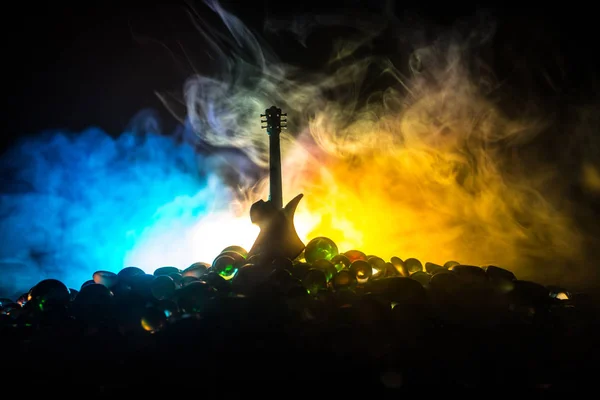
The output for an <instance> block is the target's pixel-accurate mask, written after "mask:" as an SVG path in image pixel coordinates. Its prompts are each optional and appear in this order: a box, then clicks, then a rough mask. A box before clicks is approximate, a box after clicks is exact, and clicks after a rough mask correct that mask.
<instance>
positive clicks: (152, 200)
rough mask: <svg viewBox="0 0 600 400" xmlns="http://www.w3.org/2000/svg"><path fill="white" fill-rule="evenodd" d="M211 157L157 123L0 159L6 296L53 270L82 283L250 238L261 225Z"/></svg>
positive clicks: (67, 139) (94, 132)
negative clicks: (240, 211)
mask: <svg viewBox="0 0 600 400" xmlns="http://www.w3.org/2000/svg"><path fill="white" fill-rule="evenodd" d="M209 161H210V160H209V158H202V157H200V156H199V155H198V154H197V153H196V152H195V151H194V150H193V148H192V147H191V146H190V145H187V144H181V143H178V142H177V141H176V140H174V139H173V138H172V137H169V136H164V135H159V134H155V133H142V134H140V133H133V132H128V133H124V134H122V135H120V136H119V137H118V138H116V139H115V138H112V137H111V136H109V135H108V134H107V133H105V132H103V131H102V130H99V129H94V128H90V129H87V130H85V131H84V132H81V133H73V134H69V133H65V132H45V133H44V134H42V135H37V136H34V137H30V138H28V139H27V140H24V141H22V142H20V143H19V144H18V145H16V146H14V147H13V148H11V149H10V150H9V151H8V152H7V153H6V154H5V155H4V156H3V157H2V159H1V160H0V168H1V171H2V176H3V177H11V180H10V182H3V185H2V189H0V190H1V193H0V296H1V295H10V296H15V295H17V294H20V293H22V292H24V291H27V290H28V289H29V288H30V287H31V286H32V285H34V284H35V283H37V282H38V281H39V280H41V279H45V278H56V279H60V280H62V281H63V282H65V284H67V286H69V287H73V288H75V289H79V287H80V285H81V283H83V282H84V281H85V280H88V279H91V277H92V274H93V272H94V271H97V270H109V271H115V272H116V271H118V270H120V269H121V268H123V267H125V266H128V265H135V266H138V267H140V268H142V269H144V270H145V271H146V272H148V273H152V272H153V271H154V269H156V268H158V267H161V266H166V265H172V266H175V267H178V268H186V267H187V266H189V265H190V264H192V263H193V262H196V261H207V262H211V261H212V258H213V257H214V256H216V253H218V252H219V251H220V250H221V249H222V248H224V247H226V246H228V245H233V244H237V245H242V246H248V245H249V244H251V243H252V241H253V240H254V238H255V237H256V236H255V235H254V233H255V232H256V229H257V228H256V227H254V226H253V225H251V223H250V220H249V218H248V217H246V216H244V215H234V214H233V213H232V212H231V211H229V206H230V204H231V201H232V200H233V197H232V194H231V193H232V191H231V190H230V189H229V188H228V187H227V186H226V185H224V184H223V183H222V182H221V180H220V179H219V178H218V177H217V176H216V175H215V174H214V173H212V172H211V168H214V160H213V161H211V162H212V164H208V165H209V166H208V167H207V163H208V162H209ZM211 166H212V167H211ZM199 171H205V172H203V173H200V172H199ZM3 179H4V178H3ZM232 230H234V231H236V232H237V236H236V235H235V234H232V233H231V231H232ZM235 241H237V242H238V243H236V242H235ZM239 242H243V243H239ZM215 252H216V253H215Z"/></svg>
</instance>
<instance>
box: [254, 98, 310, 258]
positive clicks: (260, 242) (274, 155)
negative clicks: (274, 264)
mask: <svg viewBox="0 0 600 400" xmlns="http://www.w3.org/2000/svg"><path fill="white" fill-rule="evenodd" d="M261 117H264V118H265V119H264V120H262V119H261V122H262V123H263V124H265V125H263V126H261V128H263V129H266V130H267V134H268V135H269V199H268V200H267V201H263V200H259V201H257V202H256V203H254V204H252V207H251V208H250V220H251V221H252V223H253V224H256V225H258V226H259V227H260V233H259V234H258V237H257V238H256V241H255V242H254V244H253V245H252V248H251V249H250V251H249V252H248V256H249V257H250V256H253V255H258V256H260V258H263V259H264V260H265V261H269V260H272V259H274V258H276V257H285V258H289V259H291V260H293V259H295V258H296V257H298V256H299V255H300V253H302V251H303V250H304V247H305V245H304V243H302V240H300V238H299V237H298V233H296V227H295V226H294V214H295V213H296V208H297V207H298V203H299V202H300V200H301V199H302V196H303V195H302V194H299V195H297V196H296V197H294V198H293V199H292V200H291V201H290V202H289V203H288V204H287V205H286V206H285V207H283V187H282V178H281V149H280V134H281V130H282V129H285V128H286V127H287V118H286V117H287V114H283V113H282V112H281V109H280V108H277V107H275V106H272V107H271V108H268V109H266V110H265V113H264V114H261Z"/></svg>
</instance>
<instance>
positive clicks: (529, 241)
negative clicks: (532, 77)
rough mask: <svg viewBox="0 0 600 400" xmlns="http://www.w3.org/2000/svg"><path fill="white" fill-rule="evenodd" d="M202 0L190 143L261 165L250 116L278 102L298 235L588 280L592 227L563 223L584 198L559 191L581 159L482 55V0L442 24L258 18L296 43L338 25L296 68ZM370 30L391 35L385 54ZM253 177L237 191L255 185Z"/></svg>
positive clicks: (190, 91) (535, 275) (262, 193)
mask: <svg viewBox="0 0 600 400" xmlns="http://www.w3.org/2000/svg"><path fill="white" fill-rule="evenodd" d="M207 4H208V5H209V7H210V8H212V9H213V11H215V12H216V13H217V14H218V15H219V16H220V18H221V20H222V22H223V25H224V27H225V29H224V30H226V31H228V32H229V35H228V36H227V35H219V37H218V39H217V38H216V37H215V36H214V35H213V32H214V31H215V30H214V28H208V27H207V25H205V24H199V31H200V32H201V34H202V35H203V36H204V37H206V38H208V39H209V42H210V43H212V44H213V46H212V47H211V51H212V53H210V54H211V58H213V59H215V60H219V62H220V65H222V66H223V68H221V69H220V71H221V72H220V74H219V75H218V77H217V78H216V79H215V78H214V77H207V76H203V75H195V76H193V77H191V78H190V79H189V80H188V81H187V82H186V85H185V96H184V97H185V100H186V103H187V117H188V118H189V121H190V122H191V125H192V127H193V128H194V130H195V132H196V133H197V134H198V136H199V137H200V138H201V139H202V140H205V141H207V142H209V143H211V144H213V145H215V146H234V147H237V148H240V149H242V150H243V151H245V152H246V154H247V155H248V157H249V158H250V159H252V160H253V161H254V162H255V163H257V164H258V165H261V166H264V165H266V163H267V160H268V158H267V157H268V148H267V143H268V142H267V141H266V140H265V133H264V132H263V131H261V130H260V125H259V124H258V121H257V116H258V115H259V114H260V113H261V112H262V111H263V110H264V109H265V108H267V107H269V106H270V105H272V104H276V105H277V106H279V107H281V108H282V109H284V111H285V112H287V113H288V115H289V116H290V117H289V118H288V120H289V121H290V122H289V123H288V125H289V127H290V129H289V130H288V131H287V132H284V133H283V134H282V143H283V144H282V146H283V148H282V153H283V164H284V197H285V198H287V199H291V198H292V197H293V196H294V195H295V194H297V193H304V194H305V198H304V199H305V200H304V199H303V203H301V205H300V207H299V209H298V213H297V215H296V223H297V224H302V226H303V228H304V229H307V230H308V234H307V237H308V238H310V237H313V236H315V235H323V236H329V237H331V238H332V239H333V240H334V241H336V242H337V243H338V246H339V247H340V248H341V249H342V250H349V249H351V248H359V249H362V250H363V251H365V252H367V253H370V254H377V255H380V256H382V257H391V256H393V255H396V256H400V257H401V258H408V257H416V258H419V259H421V260H422V261H432V262H435V263H440V264H441V263H444V262H445V261H448V260H458V261H460V262H462V263H465V264H474V265H487V264H495V265H500V266H503V267H505V268H508V269H511V270H513V271H514V272H515V273H516V274H517V276H519V277H520V278H522V279H534V280H537V281H540V282H542V283H551V282H552V283H556V282H561V283H564V284H567V283H569V284H577V283H582V282H584V281H586V280H590V279H592V278H594V279H595V277H596V271H595V269H594V268H590V267H589V261H588V260H589V257H590V254H589V252H590V248H591V247H590V246H589V243H590V238H591V237H590V234H591V233H594V234H597V232H590V231H586V230H585V229H584V228H583V226H582V225H581V224H580V223H579V219H580V218H581V217H583V219H585V218H590V216H591V215H592V210H591V208H590V204H589V202H588V203H586V202H583V203H582V202H579V203H577V202H575V201H573V200H572V198H571V196H569V195H570V190H572V188H573V185H574V181H582V182H584V183H583V185H585V187H587V188H588V189H589V190H590V191H594V190H596V191H597V187H598V181H599V179H598V172H597V169H596V168H595V167H593V166H591V165H588V164H579V165H576V170H577V171H580V172H577V173H578V174H579V173H581V176H574V174H572V173H570V172H568V171H569V170H570V168H569V167H572V166H573V165H572V164H573V160H572V159H570V158H568V157H567V160H565V157H561V156H558V154H557V151H560V149H565V146H567V147H571V148H572V147H576V148H577V149H579V150H580V149H581V148H582V147H585V146H586V145H585V141H577V140H575V139H573V136H572V133H573V132H572V129H573V127H570V126H569V127H568V128H567V129H568V130H569V132H564V131H563V132H558V133H559V134H560V135H562V137H565V138H567V139H564V140H562V141H560V142H559V141H558V140H556V139H555V138H556V137H559V136H558V135H557V125H559V124H560V123H562V124H564V123H565V121H561V120H560V118H559V117H558V116H557V115H553V114H552V112H550V111H549V110H548V108H547V107H546V104H544V102H543V101H542V99H537V100H539V102H536V98H535V97H534V96H531V95H518V94H516V92H515V91H514V90H513V89H514V88H511V87H510V86H507V85H506V84H505V82H502V81H501V80H500V79H499V78H497V76H496V74H495V73H494V68H493V65H492V64H490V63H489V62H486V59H485V57H484V56H483V55H484V54H486V52H488V53H489V51H490V46H491V44H492V42H493V40H494V37H495V34H496V27H497V24H496V21H495V20H494V18H492V16H491V15H490V14H489V13H485V12H481V13H478V14H476V15H475V16H474V17H471V18H466V19H464V20H460V21H457V22H456V23H455V24H454V25H453V26H452V27H450V28H444V29H441V28H439V27H435V26H433V27H431V26H429V25H428V24H427V23H426V22H423V21H420V20H419V19H418V18H412V19H409V20H407V21H399V20H398V19H396V18H395V17H394V16H391V15H389V14H368V13H365V12H363V13H360V14H356V15H344V16H299V17H298V16H297V17H294V18H291V19H274V18H273V19H271V20H268V21H267V23H266V31H267V32H270V33H273V32H275V33H280V32H281V31H285V32H291V33H292V34H293V36H295V37H296V38H297V39H298V40H299V41H300V42H301V44H302V46H304V47H306V48H307V49H308V50H307V53H306V54H311V53H310V50H311V49H310V48H309V47H310V46H309V45H308V43H309V42H310V39H311V35H315V34H317V35H318V33H319V29H321V28H323V27H326V26H329V27H331V26H334V25H335V26H338V27H339V26H341V27H343V28H349V27H351V28H353V29H352V30H351V33H350V34H346V35H345V36H343V37H341V38H336V39H335V40H333V41H332V46H331V52H330V56H329V58H328V59H327V60H326V61H325V62H323V65H322V67H321V68H320V69H318V70H311V69H302V68H300V67H299V66H298V65H291V64H289V63H285V62H284V61H282V60H281V59H280V58H278V57H277V55H276V54H275V53H274V52H273V51H272V50H271V49H269V48H268V47H267V46H266V45H264V43H262V42H261V39H260V37H259V35H257V34H255V33H254V32H252V31H251V30H250V29H249V28H248V27H247V26H245V25H244V24H243V23H242V22H241V21H240V20H239V19H238V18H237V17H235V16H234V15H232V14H230V13H228V12H227V11H226V10H224V9H223V8H222V7H221V6H220V4H219V3H217V2H216V1H209V2H207ZM194 19H195V17H194ZM325 37H327V36H326V35H325V34H324V35H322V36H320V37H317V39H315V42H316V41H318V40H320V39H323V38H325ZM382 38H385V40H387V42H386V43H388V44H389V43H392V45H391V46H390V45H388V47H387V48H386V51H385V52H381V51H377V41H380V42H381V41H382ZM385 40H384V42H385ZM313 43H314V42H313ZM225 49H226V50H225ZM316 56H317V55H316V53H315V57H316ZM313 61H314V60H313ZM541 75H543V76H544V77H545V79H546V80H547V81H548V82H550V85H551V86H552V87H553V89H554V90H556V86H555V83H554V82H552V77H551V76H549V75H548V73H547V72H543V74H541ZM523 93H527V90H525V91H523ZM594 109H596V110H597V108H596V107H595V108H594ZM561 128H565V125H562V126H561ZM588 133H589V132H586V133H585V134H584V135H585V137H586V139H587V140H593V141H594V142H596V141H597V140H594V139H590V138H591V136H590V135H589V134H588ZM552 138H554V139H552ZM552 141H554V143H553V147H552V146H548V142H552ZM553 152H554V153H553ZM586 159H589V157H588V158H586ZM563 161H566V163H564V162H563ZM565 168H569V169H567V170H566V169H565ZM263 183H264V182H263ZM258 187H259V188H262V189H261V190H256V189H255V190H250V191H249V192H250V194H251V196H250V197H251V198H264V197H266V195H267V192H266V185H264V184H263V185H259V186H258ZM588 225H589V224H588Z"/></svg>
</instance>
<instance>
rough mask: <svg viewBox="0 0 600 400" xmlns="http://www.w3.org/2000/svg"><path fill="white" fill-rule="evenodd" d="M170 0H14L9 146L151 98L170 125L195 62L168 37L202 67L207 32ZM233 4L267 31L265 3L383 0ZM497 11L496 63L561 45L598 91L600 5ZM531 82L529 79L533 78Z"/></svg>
mask: <svg viewBox="0 0 600 400" xmlns="http://www.w3.org/2000/svg"><path fill="white" fill-rule="evenodd" d="M165 3H166V2H165ZM169 3H170V4H168V5H167V4H161V3H152V2H132V1H123V2H116V1H114V2H110V1H108V2H68V3H67V2H65V3H63V4H58V3H55V2H47V3H45V4H44V5H41V6H38V5H36V6H35V7H33V6H30V5H28V4H27V3H14V4H12V5H11V7H10V10H11V11H10V12H9V11H8V10H9V8H5V12H4V15H5V20H4V23H3V26H2V30H3V35H2V37H3V38H4V42H5V46H4V49H3V51H2V53H3V69H4V70H5V72H4V73H3V77H4V93H5V100H6V102H7V103H8V105H7V106H5V112H4V113H2V114H3V117H2V127H1V128H2V129H1V132H2V145H3V147H5V146H6V145H7V144H8V143H11V142H12V141H13V140H14V139H15V138H16V137H18V136H19V135H23V134H35V133H37V132H39V131H41V130H45V129H55V128H56V129H69V130H74V131H78V130H81V129H84V128H86V127H88V126H91V125H94V126H99V127H102V128H104V129H105V130H107V131H109V132H110V133H111V134H118V133H119V132H121V131H122V130H123V129H124V128H125V127H126V126H127V124H128V122H129V121H130V119H131V118H132V117H133V116H134V114H135V113H136V112H138V111H140V110H141V109H144V108H148V107H150V108H154V109H156V110H157V111H158V112H159V114H160V115H161V116H162V117H163V118H162V119H163V123H164V126H165V130H169V129H172V128H173V127H174V126H175V124H176V121H175V120H174V119H173V118H171V116H170V115H169V114H168V113H167V112H166V110H165V109H164V107H163V106H162V104H161V103H160V102H159V101H158V99H157V97H156V96H155V94H154V92H155V91H165V90H179V89H181V87H182V85H183V83H184V81H185V78H186V77H188V76H189V75H190V74H191V72H192V68H191V65H190V64H188V65H185V63H178V62H176V61H175V60H174V59H173V58H172V57H171V55H170V54H169V52H168V51H167V50H166V47H165V46H167V47H171V48H175V47H177V45H178V42H179V43H182V44H184V45H186V46H187V50H188V52H189V53H190V57H191V58H192V62H193V63H194V67H196V68H199V69H200V70H202V63H203V60H202V57H201V51H200V50H201V41H200V38H199V35H198V33H197V32H196V31H195V30H194V27H193V26H192V24H190V23H189V20H188V18H187V16H186V13H185V11H184V10H185V7H186V6H185V3H184V2H169ZM229 3H232V4H233V5H231V6H230V8H231V9H232V10H233V11H234V13H235V14H236V15H238V16H240V17H241V18H242V19H243V20H244V21H245V22H246V23H248V24H249V25H250V26H251V27H254V28H256V29H259V30H260V29H261V27H262V22H263V20H262V18H263V16H264V15H265V10H267V12H268V13H269V14H276V15H282V14H288V15H289V14H293V13H299V12H315V13H317V12H327V11H332V10H336V9H338V10H339V9H340V8H342V7H341V5H343V4H345V5H346V6H348V5H352V6H354V8H355V9H356V10H360V9H377V7H381V6H383V2H380V3H377V2H366V1H363V2H361V1H344V2H342V1H338V2H331V1H327V2H319V5H316V4H312V3H310V2H302V3H301V4H298V5H294V4H292V5H289V4H279V3H277V2H273V1H271V2H268V1H262V2H258V1H256V0H253V1H252V2H242V1H240V2H237V3H238V4H236V3H235V2H229ZM286 3H287V2H286ZM225 4H228V3H227V2H225ZM366 4H368V5H366ZM400 4H403V3H400V2H397V4H396V5H395V11H396V14H398V15H399V16H402V15H403V14H406V13H409V12H413V13H418V14H420V15H424V16H427V18H429V19H431V20H432V21H433V22H436V23H439V24H449V23H451V22H452V21H454V20H455V19H456V18H457V17H461V16H465V15H469V14H473V13H474V12H475V11H476V10H477V9H478V8H479V9H481V7H477V6H475V5H469V6H466V5H465V6H462V7H460V8H457V7H454V6H453V5H452V4H446V5H442V6H438V5H435V6H433V5H432V6H431V7H421V8H413V9H410V10H408V9H406V8H403V7H401V6H400ZM197 5H198V7H197V8H198V10H199V11H200V12H201V13H204V14H206V17H207V18H208V19H211V18H212V19H214V16H213V15H212V12H210V11H208V8H207V7H206V6H204V5H203V4H201V3H197ZM347 8H348V7H347ZM490 10H492V12H493V14H494V16H495V17H496V18H498V20H499V26H498V34H497V36H496V39H495V45H494V46H495V47H496V48H497V49H498V52H499V53H498V56H497V57H496V68H497V69H498V70H499V71H500V73H502V69H505V70H506V71H508V70H511V71H512V70H513V69H514V67H515V65H516V64H517V63H518V62H519V60H521V61H523V62H524V67H523V68H524V69H526V68H530V69H535V67H536V65H537V66H539V65H543V64H547V65H548V66H549V68H550V70H552V68H553V64H554V61H555V58H556V55H557V54H558V56H559V57H560V58H561V59H562V60H567V63H566V69H567V70H568V71H569V73H568V74H567V76H566V77H562V78H561V79H562V82H559V83H560V84H562V89H563V97H564V98H568V99H569V101H583V100H582V99H583V97H585V96H591V95H593V94H594V91H593V90H592V85H591V79H592V78H593V76H594V72H595V69H596V67H597V64H596V54H595V51H596V50H595V49H596V48H597V46H596V43H595V39H594V37H595V36H596V35H595V34H594V31H595V20H596V17H595V15H594V13H593V12H592V11H593V10H591V9H590V10H586V9H583V8H573V7H570V8H569V10H566V9H564V8H559V7H556V8H554V9H552V8H549V7H547V6H545V7H544V8H543V9H541V8H536V9H512V10H510V9H509V10H503V9H493V8H492V9H490ZM274 45H275V47H276V48H277V50H278V51H279V52H280V53H282V54H283V55H284V57H286V56H287V57H288V58H289V59H291V60H292V61H297V60H300V59H301V58H302V56H303V51H307V50H306V49H302V48H301V47H298V46H294V45H293V44H290V43H286V42H285V41H279V42H278V43H275V44H274ZM310 45H311V46H312V48H311V49H309V51H310V52H311V54H313V55H314V54H316V53H318V49H316V48H318V47H323V46H326V44H324V45H322V44H320V42H319V41H313V42H312V43H310ZM196 46H197V47H196ZM195 50H197V51H198V54H194V51H195ZM308 58H310V57H308ZM305 59H306V57H305ZM524 60H525V61H524ZM533 64H535V65H533ZM532 65H533V66H532ZM550 73H551V74H552V73H553V72H552V71H550ZM527 79H529V78H527ZM516 84H517V85H518V82H517V83H516ZM526 84H527V86H531V85H530V82H526ZM542 86H543V85H542ZM542 89H543V88H542ZM582 89H583V90H582ZM526 90H530V88H529V87H528V88H526Z"/></svg>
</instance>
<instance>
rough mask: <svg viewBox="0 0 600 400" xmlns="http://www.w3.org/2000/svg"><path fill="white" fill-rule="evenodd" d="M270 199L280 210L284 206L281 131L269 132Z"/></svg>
mask: <svg viewBox="0 0 600 400" xmlns="http://www.w3.org/2000/svg"><path fill="white" fill-rule="evenodd" d="M269 200H270V201H271V203H273V205H274V206H275V207H276V208H277V209H278V210H279V209H281V208H283V187H282V179H281V149H280V140H279V132H272V133H270V134H269Z"/></svg>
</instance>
